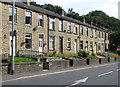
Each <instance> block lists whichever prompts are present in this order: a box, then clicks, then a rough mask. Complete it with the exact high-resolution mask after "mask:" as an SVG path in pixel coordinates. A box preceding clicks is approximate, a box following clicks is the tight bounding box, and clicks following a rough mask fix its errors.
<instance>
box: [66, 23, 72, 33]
mask: <svg viewBox="0 0 120 87" xmlns="http://www.w3.org/2000/svg"><path fill="white" fill-rule="evenodd" d="M67 32H68V33H71V23H70V22H68V23H67Z"/></svg>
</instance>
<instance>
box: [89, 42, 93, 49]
mask: <svg viewBox="0 0 120 87" xmlns="http://www.w3.org/2000/svg"><path fill="white" fill-rule="evenodd" d="M92 50H93V43H92V42H90V51H92Z"/></svg>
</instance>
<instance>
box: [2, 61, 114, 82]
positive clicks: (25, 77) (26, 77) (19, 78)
mask: <svg viewBox="0 0 120 87" xmlns="http://www.w3.org/2000/svg"><path fill="white" fill-rule="evenodd" d="M112 64H116V63H112ZM112 64H104V65H99V66H92V67H86V68H79V69H73V70H66V71H60V72H53V73H46V74H40V75H32V76H24V77H18V78H15V79H10V80H4V81H0V82H9V81H15V80H21V79H28V78H33V77H40V76H46V75H53V74H60V73H66V72H72V71H79V70H85V69H90V68H96V67H102V66H107V65H112Z"/></svg>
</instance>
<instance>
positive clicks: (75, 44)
mask: <svg viewBox="0 0 120 87" xmlns="http://www.w3.org/2000/svg"><path fill="white" fill-rule="evenodd" d="M74 51H75V53H77V39H75V40H74Z"/></svg>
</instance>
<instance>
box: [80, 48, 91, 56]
mask: <svg viewBox="0 0 120 87" xmlns="http://www.w3.org/2000/svg"><path fill="white" fill-rule="evenodd" d="M78 56H81V57H88V56H89V52H88V51H85V50H81V49H80V50H79V51H78Z"/></svg>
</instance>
